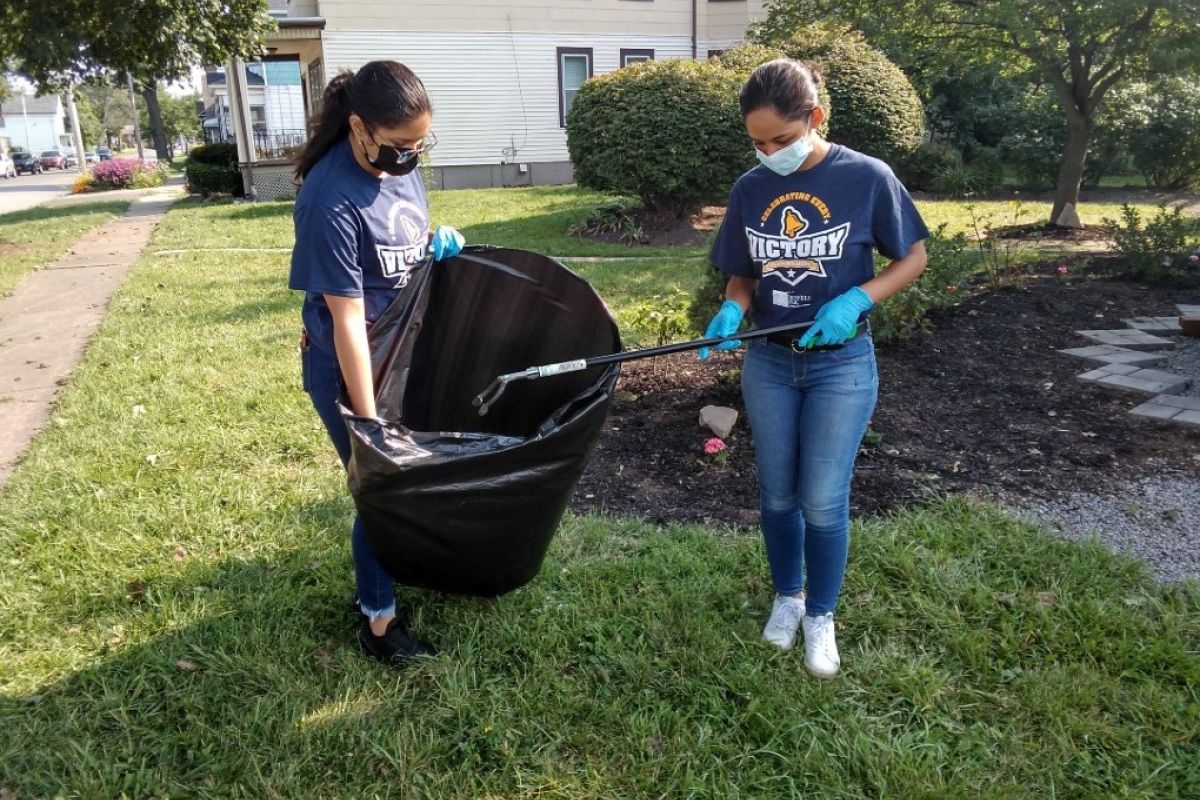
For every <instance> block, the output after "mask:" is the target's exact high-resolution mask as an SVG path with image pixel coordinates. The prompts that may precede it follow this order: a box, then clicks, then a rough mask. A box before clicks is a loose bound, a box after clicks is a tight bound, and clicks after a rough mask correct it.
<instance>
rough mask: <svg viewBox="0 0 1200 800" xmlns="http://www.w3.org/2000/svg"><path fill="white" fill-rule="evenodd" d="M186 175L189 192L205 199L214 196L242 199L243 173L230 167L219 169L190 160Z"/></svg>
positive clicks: (185, 169)
mask: <svg viewBox="0 0 1200 800" xmlns="http://www.w3.org/2000/svg"><path fill="white" fill-rule="evenodd" d="M184 174H185V175H186V176H187V185H188V191H190V192H195V193H198V194H202V195H204V196H205V197H208V196H210V195H214V194H229V195H233V196H234V197H241V196H242V194H243V191H244V189H243V184H242V173H241V172H239V171H238V170H236V169H230V168H229V167H218V166H213V165H212V164H204V163H196V162H192V161H190V160H189V161H188V163H187V166H186V167H185V168H184Z"/></svg>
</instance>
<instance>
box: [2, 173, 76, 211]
mask: <svg viewBox="0 0 1200 800" xmlns="http://www.w3.org/2000/svg"><path fill="white" fill-rule="evenodd" d="M75 175H76V172H75V170H74V169H73V168H72V169H69V170H66V171H62V170H57V169H55V170H50V171H48V172H43V173H42V174H41V175H18V176H17V177H15V178H8V179H7V180H0V214H7V213H8V212H10V211H20V210H22V209H25V208H32V207H33V206H36V205H40V204H42V203H44V202H46V201H47V200H51V199H53V198H55V197H61V196H62V195H64V194H66V193H67V192H69V191H70V190H71V181H73V180H74V179H75Z"/></svg>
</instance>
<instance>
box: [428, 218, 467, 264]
mask: <svg viewBox="0 0 1200 800" xmlns="http://www.w3.org/2000/svg"><path fill="white" fill-rule="evenodd" d="M466 243H467V240H466V239H464V238H463V235H462V234H461V233H459V232H458V231H456V230H454V228H451V227H450V226H449V225H439V226H438V229H437V230H436V231H434V232H433V238H432V239H430V242H429V252H430V253H431V254H433V260H434V261H444V260H446V259H447V258H454V257H455V256H456V255H458V254H459V253H461V252H462V249H463V245H464V244H466Z"/></svg>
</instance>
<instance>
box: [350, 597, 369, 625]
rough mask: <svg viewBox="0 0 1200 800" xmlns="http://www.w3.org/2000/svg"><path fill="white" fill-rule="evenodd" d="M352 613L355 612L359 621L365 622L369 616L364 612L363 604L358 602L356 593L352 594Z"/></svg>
mask: <svg viewBox="0 0 1200 800" xmlns="http://www.w3.org/2000/svg"><path fill="white" fill-rule="evenodd" d="M350 613H352V614H354V616H355V618H356V619H357V620H358V621H359V622H363V621H365V620H366V618H367V615H366V614H364V613H363V610H362V604H361V603H359V602H358V598H357V597H355V596H354V595H351V596H350Z"/></svg>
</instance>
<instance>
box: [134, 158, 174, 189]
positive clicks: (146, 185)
mask: <svg viewBox="0 0 1200 800" xmlns="http://www.w3.org/2000/svg"><path fill="white" fill-rule="evenodd" d="M167 171H168V167H167V166H166V165H165V164H156V165H154V166H150V165H147V166H146V168H145V169H141V170H137V171H135V172H134V174H133V181H132V183H131V186H132V187H133V188H134V189H150V188H153V187H155V186H162V185H163V182H164V181H165V180H166V179H167Z"/></svg>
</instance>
